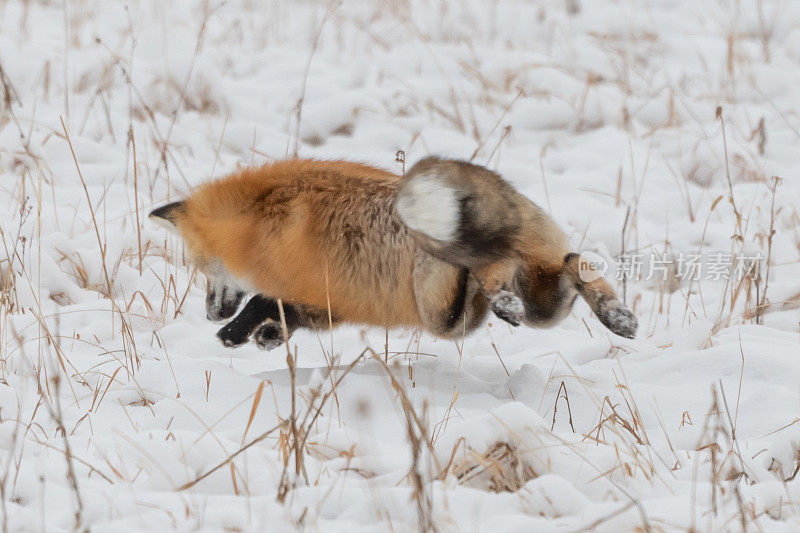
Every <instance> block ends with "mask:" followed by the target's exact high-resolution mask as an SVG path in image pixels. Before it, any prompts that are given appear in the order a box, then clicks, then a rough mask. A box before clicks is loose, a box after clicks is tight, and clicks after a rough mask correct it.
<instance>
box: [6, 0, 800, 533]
mask: <svg viewBox="0 0 800 533" xmlns="http://www.w3.org/2000/svg"><path fill="white" fill-rule="evenodd" d="M0 66H1V67H2V74H0V226H1V227H2V232H1V233H2V247H1V248H0V283H1V284H2V293H0V356H1V358H2V362H1V364H0V380H1V381H2V385H0V500H2V506H0V525H2V527H3V528H6V529H8V530H10V531H45V530H46V531H61V530H70V529H72V528H74V527H80V528H91V529H92V530H95V531H117V530H126V531H132V530H145V529H149V530H151V531H163V530H167V529H179V530H195V529H201V530H209V531H211V530H227V531H240V530H246V531H251V530H269V531H285V530H292V529H295V528H304V529H308V530H320V531H357V530H364V531H375V530H385V531H409V530H414V529H416V528H417V527H435V528H436V529H438V530H440V531H532V530H534V528H536V529H535V530H537V531H543V530H557V531H582V530H588V529H593V528H595V529H597V530H605V531H626V530H653V531H656V530H686V529H690V528H694V529H695V530H715V531H721V530H740V529H751V528H759V529H762V530H769V531H795V530H797V528H798V527H799V526H800V525H799V524H798V522H799V521H800V476H795V474H796V473H797V472H796V468H797V465H798V449H800V313H799V312H798V309H799V308H800V177H798V170H800V165H798V160H800V150H798V148H800V114H798V110H799V109H800V3H799V2H795V1H793V0H763V1H762V0H694V1H691V2H684V1H680V0H566V1H561V0H558V1H557V0H539V1H530V2H522V1H519V2H515V1H506V0H499V1H487V2H477V1H471V0H468V1H463V2H443V1H436V2H425V1H421V0H420V1H416V0H411V1H409V0H383V1H379V2H356V1H350V0H346V1H344V2H343V3H331V4H329V3H327V2H294V1H291V0H286V1H266V0H264V1H259V0H227V1H222V0H207V1H189V0H184V1H181V2H164V1H162V0H140V1H135V2H125V1H103V0H64V1H61V0H53V1H48V0H38V1H37V0H3V1H2V2H0ZM299 101H302V106H298V102H299ZM298 107H300V108H301V109H300V110H299V111H298ZM718 108H719V111H718ZM62 121H63V125H62ZM67 134H68V135H67ZM68 140H69V141H71V146H72V148H73V149H74V155H75V158H76V159H77V165H78V166H77V167H76V161H75V160H73V154H72V151H71V149H70V144H69V143H68V142H67V141H68ZM398 150H403V151H405V157H406V160H407V164H409V165H410V164H411V163H413V162H414V161H416V160H417V159H419V158H421V157H423V156H425V155H427V154H432V153H435V154H440V155H447V156H453V157H459V158H464V159H469V158H471V157H473V158H474V161H476V162H479V163H483V164H487V165H488V166H489V167H491V168H494V169H497V170H498V171H500V172H501V173H502V174H503V175H504V176H506V177H507V178H508V179H509V180H511V181H512V182H513V183H514V184H515V185H516V186H517V187H519V188H520V189H521V190H522V191H524V192H525V193H526V194H527V195H528V196H529V197H530V198H532V199H533V200H534V201H536V202H537V203H539V205H541V206H543V207H544V208H545V209H547V210H548V211H549V212H550V213H551V214H552V215H553V217H554V218H555V219H556V220H557V221H558V222H559V223H560V224H561V225H562V227H563V228H564V229H565V230H566V231H567V232H568V234H569V235H571V239H572V243H573V246H574V249H576V250H592V251H595V252H597V253H599V254H600V255H601V256H603V257H605V258H606V259H607V260H609V261H612V266H611V268H610V270H609V272H608V274H607V277H609V278H610V279H613V278H615V274H616V271H615V270H616V269H615V267H614V265H613V260H614V258H615V257H617V256H618V255H619V254H621V253H624V254H632V257H633V258H634V259H635V258H642V257H644V258H645V265H644V267H643V270H644V271H649V269H650V268H651V267H655V263H656V262H658V263H659V264H660V265H661V266H662V267H664V268H663V269H662V270H658V271H657V272H655V275H648V273H649V272H643V273H642V275H641V276H639V277H638V278H634V279H629V280H627V281H626V282H625V287H624V292H625V297H626V301H627V302H628V305H629V306H630V307H631V308H632V309H633V310H634V311H635V313H636V314H637V316H638V317H639V320H640V324H641V325H640V333H639V336H638V338H637V339H635V340H626V339H621V338H618V337H615V336H613V335H612V334H610V333H609V332H608V331H607V330H605V329H604V328H603V327H602V325H600V323H599V322H598V321H597V319H596V318H595V317H594V316H593V315H592V314H591V312H590V311H589V309H588V307H587V306H586V305H585V304H584V303H583V302H580V303H578V304H577V305H576V306H575V308H574V309H573V311H572V313H571V314H570V316H569V317H568V318H567V319H566V320H564V321H563V323H561V324H560V325H559V326H558V327H556V328H553V329H550V330H538V331H537V330H531V329H526V328H524V327H522V328H517V329H513V328H511V327H510V326H508V325H507V324H505V323H503V322H501V321H499V320H497V319H495V318H490V320H489V322H488V323H487V324H486V325H485V326H484V327H482V328H481V329H479V330H478V331H477V332H476V333H474V334H473V335H472V336H470V337H468V338H467V339H465V340H464V341H463V342H457V343H456V342H451V341H442V340H437V339H434V338H432V337H430V336H429V335H426V334H421V335H420V334H419V333H418V332H415V331H390V332H388V335H387V334H386V332H384V331H383V330H376V329H372V330H365V329H363V328H361V327H358V326H346V327H342V328H340V329H337V330H335V331H333V332H332V333H330V334H329V333H328V332H324V333H321V334H316V333H309V332H298V333H297V334H296V335H295V336H294V337H293V338H292V340H291V343H290V348H291V350H292V351H293V352H294V353H296V358H297V364H296V367H297V368H296V376H295V386H294V389H293V387H292V384H291V376H290V372H289V370H288V367H287V354H286V351H285V350H284V349H283V348H279V349H276V350H274V351H272V352H262V351H259V350H258V349H257V348H256V347H255V346H252V345H248V346H244V347H242V348H239V349H236V350H230V349H226V348H224V347H223V346H222V345H221V344H220V343H219V342H218V341H217V339H216V338H215V337H214V333H215V331H216V329H217V328H218V327H219V326H218V325H214V324H211V323H209V322H207V321H206V320H205V317H204V314H205V311H204V303H203V301H204V292H205V280H204V279H202V276H200V275H198V274H196V273H195V271H194V270H192V269H191V268H187V265H186V264H185V260H184V255H183V251H182V247H181V243H180V242H179V241H178V240H177V239H176V238H175V237H171V236H168V235H166V234H165V232H164V231H163V230H161V229H159V228H157V227H155V226H153V225H152V224H151V223H150V222H149V221H148V220H147V218H146V214H147V212H148V211H149V210H150V209H151V208H153V207H155V206H158V205H160V204H162V203H164V202H165V201H168V200H171V199H178V198H180V197H182V196H183V195H184V194H185V193H186V192H187V191H188V190H190V189H191V187H193V186H195V185H197V184H199V183H201V182H203V181H204V180H207V179H210V178H212V177H219V176H222V175H224V174H226V173H228V172H231V171H233V170H235V169H236V168H238V167H240V166H244V165H254V164H256V165H257V164H259V163H263V162H265V161H271V160H275V159H280V158H284V157H287V156H291V155H293V154H294V153H295V152H296V153H298V154H299V155H300V156H302V157H316V158H346V159H353V160H361V161H367V162H370V163H373V164H376V165H379V166H382V167H385V168H389V169H393V170H395V171H397V172H401V171H402V164H401V163H400V162H398V161H396V152H397V151H398ZM78 167H79V169H80V174H79V172H78ZM773 176H777V177H779V178H780V181H779V182H776V181H775V180H773ZM776 183H777V185H776ZM773 189H774V190H775V191H776V192H775V194H774V195H773ZM773 230H774V233H772V237H770V235H771V231H773ZM665 252H666V254H667V256H666V257H667V261H666V262H664V261H661V259H660V255H661V254H664V253H665ZM742 253H744V254H747V255H748V257H753V256H757V255H759V254H760V256H761V257H762V260H763V267H762V269H761V272H760V274H758V273H754V274H752V275H748V276H745V277H741V276H737V277H735V278H734V279H733V280H731V281H725V280H724V279H714V278H715V276H714V275H713V272H712V271H711V270H713V269H714V268H719V266H720V264H722V263H725V262H730V260H731V258H734V260H733V262H734V263H735V262H736V260H735V258H738V257H739V256H740V255H741V254H742ZM652 254H658V255H657V256H656V257H655V260H654V259H653V257H652ZM698 254H700V255H701V256H702V262H703V264H704V266H705V267H706V268H708V269H711V270H709V271H708V272H703V273H702V274H701V275H696V276H692V275H686V270H685V268H684V267H685V266H686V265H685V264H684V263H685V262H686V260H687V259H691V258H692V257H694V256H696V255H698ZM720 261H722V263H720ZM715 265H716V267H715ZM723 266H724V265H723ZM663 273H666V275H665V276H662V274H663ZM650 274H652V273H650ZM692 277H694V278H696V279H693V280H690V279H686V278H692ZM716 277H719V276H716ZM767 277H768V281H767ZM615 283H616V285H617V286H618V287H619V289H620V292H622V291H623V287H622V282H620V281H615ZM764 291H766V296H765V295H764ZM109 295H110V296H111V298H110V299H109ZM759 305H761V307H759ZM367 347H369V348H371V349H372V352H369V351H368V352H365V351H364V350H365V348H367ZM373 354H377V355H373ZM360 356H361V357H360ZM384 361H388V365H386V364H385V362H384ZM353 362H355V365H354V366H352V368H349V366H348V365H350V364H351V363H353ZM293 390H294V395H293ZM332 390H333V392H331V391H332ZM293 397H294V400H295V412H296V415H297V416H296V417H295V418H296V420H297V422H296V424H295V426H296V430H297V431H296V432H295V431H293V428H292V424H291V418H292V417H291V413H292V399H293ZM270 430H271V432H270ZM251 443H253V444H252V445H250V446H249V447H248V448H247V449H246V450H244V451H241V452H240V450H241V449H242V448H243V447H245V446H248V445H249V444H251ZM297 450H299V452H300V453H299V454H296V453H295V452H296V451H297ZM234 454H235V457H233V459H232V461H228V459H229V458H231V456H233V455H234ZM298 456H299V458H300V459H301V460H302V468H301V469H300V473H299V475H298V474H297V469H296V465H297V464H298V463H297V460H298ZM218 465H221V466H220V467H219V468H215V467H217V466H218ZM208 472H211V473H210V474H209V475H207V476H206V477H202V476H204V475H205V474H206V473H208ZM201 477H202V479H200V480H199V481H198V482H197V483H193V482H194V481H195V480H196V479H198V478H201Z"/></svg>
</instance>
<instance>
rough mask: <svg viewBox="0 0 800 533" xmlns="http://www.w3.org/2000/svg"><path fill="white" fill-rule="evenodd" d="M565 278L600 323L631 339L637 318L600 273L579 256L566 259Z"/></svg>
mask: <svg viewBox="0 0 800 533" xmlns="http://www.w3.org/2000/svg"><path fill="white" fill-rule="evenodd" d="M563 272H564V277H565V278H567V279H570V280H571V281H572V283H573V284H574V287H575V289H577V291H578V293H580V295H581V296H583V299H584V300H586V303H587V304H589V307H590V308H591V309H592V311H593V312H594V314H595V315H597V318H599V319H600V322H602V323H603V325H604V326H605V327H607V328H608V329H610V330H611V331H613V332H614V333H616V334H617V335H619V336H621V337H627V338H629V339H632V338H634V337H635V336H636V328H637V327H638V325H639V322H638V320H637V319H636V316H634V314H633V313H631V312H630V311H629V310H628V308H627V307H625V304H623V303H622V302H620V301H619V299H618V298H617V293H616V292H614V289H612V288H611V286H610V285H609V284H608V282H607V281H606V280H605V279H603V276H602V275H601V274H600V273H597V272H596V271H595V270H594V267H592V266H591V264H589V263H587V262H583V263H582V262H581V256H580V255H579V254H576V253H571V254H567V256H566V257H564V267H563Z"/></svg>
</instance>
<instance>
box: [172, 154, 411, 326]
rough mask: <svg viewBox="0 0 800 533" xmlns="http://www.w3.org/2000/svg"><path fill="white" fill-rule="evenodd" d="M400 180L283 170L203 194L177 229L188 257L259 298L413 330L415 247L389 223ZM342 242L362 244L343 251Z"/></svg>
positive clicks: (303, 164)
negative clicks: (348, 237) (217, 263)
mask: <svg viewBox="0 0 800 533" xmlns="http://www.w3.org/2000/svg"><path fill="white" fill-rule="evenodd" d="M399 180H400V177H399V176H397V175H394V174H392V173H390V172H386V171H384V170H379V169H377V168H373V167H369V166H366V165H361V164H358V163H348V162H339V161H332V162H328V161H307V160H290V161H283V162H279V163H274V164H272V165H267V166H265V167H262V168H258V169H251V170H244V171H242V172H240V173H238V174H235V175H233V176H230V177H228V178H225V179H223V180H218V181H214V182H211V183H207V184H205V185H203V186H202V187H200V188H199V189H198V190H197V191H196V192H195V193H194V194H193V195H192V196H190V197H189V198H188V199H187V200H186V204H185V211H184V213H183V214H181V215H180V218H179V227H180V228H181V232H182V234H183V236H184V238H185V239H186V242H187V243H188V244H189V246H190V249H192V250H195V251H196V253H199V254H200V255H204V256H205V255H209V256H214V257H218V258H220V259H221V260H222V261H223V263H224V264H225V266H226V267H227V268H228V269H229V270H230V271H231V273H233V274H234V275H235V276H236V277H237V278H240V279H242V280H246V281H247V282H248V283H249V284H250V285H252V286H254V287H256V288H257V289H258V290H259V291H260V292H261V293H263V294H266V295H269V296H271V297H273V298H276V299H277V298H280V299H282V300H283V301H284V302H288V303H298V304H302V305H304V306H308V307H312V308H317V309H327V308H328V302H329V301H330V309H331V313H332V315H333V316H334V317H335V318H337V319H339V320H344V321H348V322H360V323H366V324H374V325H381V326H387V327H392V326H419V325H421V323H420V316H419V312H418V310H417V305H416V300H415V298H414V294H413V291H412V289H411V288H412V279H411V276H412V272H413V268H414V258H415V252H416V245H415V243H414V241H413V239H412V238H411V237H410V236H409V235H408V233H407V232H406V231H405V228H404V227H403V226H402V224H400V223H399V221H397V219H396V217H395V216H393V215H392V214H391V213H392V211H391V204H392V202H393V196H394V193H395V191H396V189H397V185H398V183H399ZM376 225H380V226H381V227H382V228H383V227H387V228H389V227H391V229H392V230H393V232H392V233H386V232H383V231H371V230H375V229H378V228H377V227H372V226H376ZM347 233H351V234H358V233H361V234H363V239H364V244H363V245H362V246H361V247H360V248H359V247H353V248H351V249H346V248H345V247H343V246H342V244H343V242H342V239H341V238H340V237H342V236H343V235H345V234H347Z"/></svg>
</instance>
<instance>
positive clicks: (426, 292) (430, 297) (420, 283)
mask: <svg viewBox="0 0 800 533" xmlns="http://www.w3.org/2000/svg"><path fill="white" fill-rule="evenodd" d="M414 295H415V297H416V300H417V309H418V311H419V314H420V318H421V319H422V326H423V328H424V329H425V330H426V331H428V332H430V333H432V334H434V335H436V336H437V337H443V338H448V339H453V338H460V337H463V336H464V335H466V334H467V333H469V332H471V331H472V330H474V329H475V328H476V327H478V326H479V325H480V324H481V322H483V320H484V318H485V317H486V310H487V302H486V297H485V296H484V294H483V292H482V290H481V288H480V285H479V284H478V282H477V281H476V279H475V277H474V276H472V274H471V273H470V271H469V269H467V268H465V267H460V266H456V265H451V264H449V263H446V262H444V261H440V260H438V259H436V258H435V257H433V256H431V255H428V254H426V253H424V252H419V253H418V255H417V258H416V260H415V262H414Z"/></svg>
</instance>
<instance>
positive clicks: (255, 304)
mask: <svg viewBox="0 0 800 533" xmlns="http://www.w3.org/2000/svg"><path fill="white" fill-rule="evenodd" d="M283 311H284V316H285V318H286V328H287V329H288V332H289V335H290V336H291V334H292V332H293V331H294V330H295V329H297V327H298V326H300V325H302V323H303V320H302V313H301V312H300V311H299V310H298V309H297V308H296V307H294V306H292V305H287V304H284V306H283ZM280 320H281V317H280V309H279V308H278V302H277V301H276V300H274V299H272V298H267V297H266V296H262V295H260V294H257V295H255V296H253V297H252V298H250V301H248V302H247V304H245V306H244V308H242V310H241V312H239V314H238V315H236V317H235V318H234V319H233V320H231V321H230V322H228V323H227V324H226V325H225V326H224V327H223V328H222V329H220V330H219V331H218V332H217V337H218V338H219V340H220V341H222V344H224V345H225V346H227V347H229V348H233V347H236V346H241V345H242V344H244V343H246V342H247V339H248V338H249V337H250V335H251V334H253V332H258V331H260V330H261V329H262V328H259V326H262V327H263V326H266V325H268V324H271V323H277V325H278V328H279V329H280V339H281V341H282V340H283V328H282V327H281V323H280ZM267 321H269V322H267ZM265 322H266V324H265ZM263 333H267V332H266V331H264V332H262V335H261V337H264V335H263ZM253 340H255V341H256V343H257V344H259V346H261V344H260V343H259V342H258V338H257V337H256V336H254V339H253Z"/></svg>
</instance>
